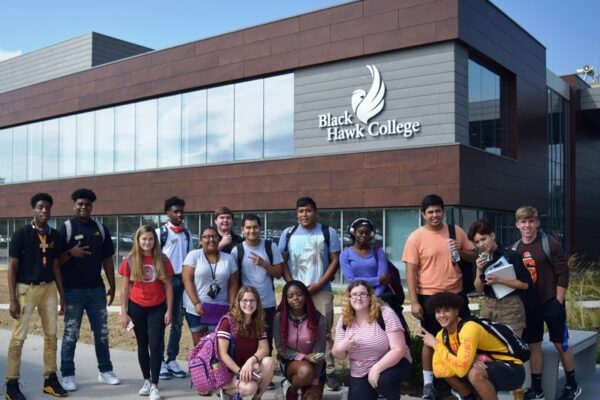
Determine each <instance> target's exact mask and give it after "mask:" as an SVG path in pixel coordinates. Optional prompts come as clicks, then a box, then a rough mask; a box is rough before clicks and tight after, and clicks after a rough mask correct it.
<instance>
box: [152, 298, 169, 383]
mask: <svg viewBox="0 0 600 400" xmlns="http://www.w3.org/2000/svg"><path fill="white" fill-rule="evenodd" d="M166 311H167V304H166V303H163V304H161V305H159V306H156V307H150V308H149V309H148V329H147V332H148V346H149V348H150V381H151V382H152V383H153V384H155V385H157V384H158V375H159V373H160V364H161V363H162V357H163V354H164V351H165V312H166Z"/></svg>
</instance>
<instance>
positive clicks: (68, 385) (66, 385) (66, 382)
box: [60, 375, 77, 392]
mask: <svg viewBox="0 0 600 400" xmlns="http://www.w3.org/2000/svg"><path fill="white" fill-rule="evenodd" d="M60 385H61V386H62V387H63V389H65V390H67V391H69V392H74V391H76V390H77V384H76V383H75V375H71V376H63V377H62V379H61V380H60Z"/></svg>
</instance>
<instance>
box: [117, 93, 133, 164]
mask: <svg viewBox="0 0 600 400" xmlns="http://www.w3.org/2000/svg"><path fill="white" fill-rule="evenodd" d="M134 160H135V105H134V104H127V105H124V106H119V107H116V108H115V171H133V166H134Z"/></svg>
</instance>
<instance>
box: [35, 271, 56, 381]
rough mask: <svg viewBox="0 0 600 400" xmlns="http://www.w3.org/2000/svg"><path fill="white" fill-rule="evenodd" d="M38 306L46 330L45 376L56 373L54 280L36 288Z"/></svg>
mask: <svg viewBox="0 0 600 400" xmlns="http://www.w3.org/2000/svg"><path fill="white" fill-rule="evenodd" d="M34 293H36V297H37V301H36V302H37V304H38V306H37V308H38V313H39V315H40V319H41V322H42V330H43V331H44V378H47V377H48V376H49V375H50V374H55V373H56V350H57V344H56V319H57V316H58V310H57V307H58V294H57V291H56V285H55V283H54V282H51V283H47V284H45V285H41V286H38V290H35V291H34Z"/></svg>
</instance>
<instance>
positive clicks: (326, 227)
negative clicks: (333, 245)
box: [283, 224, 331, 253]
mask: <svg viewBox="0 0 600 400" xmlns="http://www.w3.org/2000/svg"><path fill="white" fill-rule="evenodd" d="M299 226H300V224H296V225H294V226H293V227H291V229H288V231H287V233H286V235H285V247H284V249H283V252H284V253H287V252H288V244H289V243H290V238H291V237H292V235H293V234H294V232H296V230H297V229H298V227H299ZM321 232H322V233H323V239H324V241H325V246H327V251H328V252H329V244H330V242H331V239H330V236H329V225H323V224H321Z"/></svg>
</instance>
